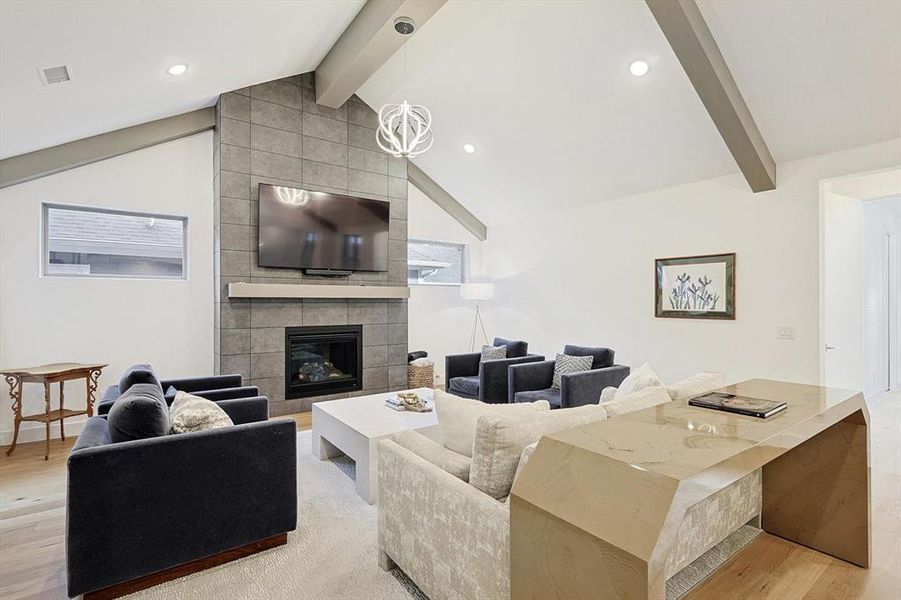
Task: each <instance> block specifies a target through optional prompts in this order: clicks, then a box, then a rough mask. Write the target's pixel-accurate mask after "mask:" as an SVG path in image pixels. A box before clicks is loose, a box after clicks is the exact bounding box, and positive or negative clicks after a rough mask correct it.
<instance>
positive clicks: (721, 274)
mask: <svg viewBox="0 0 901 600" xmlns="http://www.w3.org/2000/svg"><path fill="white" fill-rule="evenodd" d="M654 266H655V269H654V270H655V271H656V276H655V285H656V292H655V294H654V298H655V304H654V316H657V317H664V318H674V319H735V253H734V252H733V253H731V254H708V255H705V256H681V257H678V258H658V259H657V260H656V261H655V265H654Z"/></svg>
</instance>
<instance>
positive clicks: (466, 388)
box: [448, 375, 479, 398]
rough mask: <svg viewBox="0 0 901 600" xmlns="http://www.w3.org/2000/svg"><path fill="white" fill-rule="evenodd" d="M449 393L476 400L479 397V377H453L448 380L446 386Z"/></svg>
mask: <svg viewBox="0 0 901 600" xmlns="http://www.w3.org/2000/svg"><path fill="white" fill-rule="evenodd" d="M448 388H449V390H450V391H451V392H454V393H456V394H462V395H463V396H466V397H469V398H478V397H479V376H478V375H473V376H472V377H454V378H452V379H451V380H450V385H449V386H448Z"/></svg>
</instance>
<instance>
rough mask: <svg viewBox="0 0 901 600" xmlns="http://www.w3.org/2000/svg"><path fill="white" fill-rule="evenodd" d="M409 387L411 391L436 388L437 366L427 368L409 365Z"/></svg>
mask: <svg viewBox="0 0 901 600" xmlns="http://www.w3.org/2000/svg"><path fill="white" fill-rule="evenodd" d="M407 387H408V388H410V389H413V388H433V387H435V365H429V366H427V367H418V366H416V365H407Z"/></svg>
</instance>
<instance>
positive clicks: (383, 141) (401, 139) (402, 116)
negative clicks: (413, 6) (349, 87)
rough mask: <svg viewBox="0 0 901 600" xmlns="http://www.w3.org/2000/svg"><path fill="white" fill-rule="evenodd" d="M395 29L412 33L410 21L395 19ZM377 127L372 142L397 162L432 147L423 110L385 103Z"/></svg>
mask: <svg viewBox="0 0 901 600" xmlns="http://www.w3.org/2000/svg"><path fill="white" fill-rule="evenodd" d="M394 29H395V31H397V32H398V33H399V34H401V35H410V34H411V33H413V30H414V29H415V24H414V23H413V19H410V18H409V17H398V18H397V19H396V20H395V21H394ZM403 53H404V56H403V64H404V83H406V79H407V43H406V42H404V47H403ZM378 116H379V127H378V129H377V130H376V132H375V141H376V143H377V144H378V145H379V148H381V149H382V150H384V151H385V152H387V153H388V154H390V155H391V156H394V157H397V158H402V157H406V158H412V157H414V156H419V155H420V154H422V153H423V152H425V151H427V150H428V149H429V148H431V147H432V143H433V142H434V141H435V138H434V136H433V135H432V113H430V112H429V109H427V108H426V107H425V106H422V105H419V104H410V103H409V102H407V101H406V100H403V101H402V102H401V103H400V104H396V103H387V104H385V105H384V106H382V108H381V109H380V110H379V115H378Z"/></svg>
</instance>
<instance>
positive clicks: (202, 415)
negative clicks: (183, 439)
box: [169, 392, 234, 433]
mask: <svg viewBox="0 0 901 600" xmlns="http://www.w3.org/2000/svg"><path fill="white" fill-rule="evenodd" d="M232 425H234V423H232V420H231V418H229V416H228V415H227V414H226V413H225V411H224V410H222V409H221V408H220V407H219V405H218V404H216V403H215V402H213V401H212V400H207V399H206V398H201V397H200V396H192V395H191V394H188V393H187V392H178V393H177V394H175V400H174V401H173V402H172V406H170V407H169V432H170V433H188V432H190V431H205V430H207V429H216V428H219V427H230V426H232Z"/></svg>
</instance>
